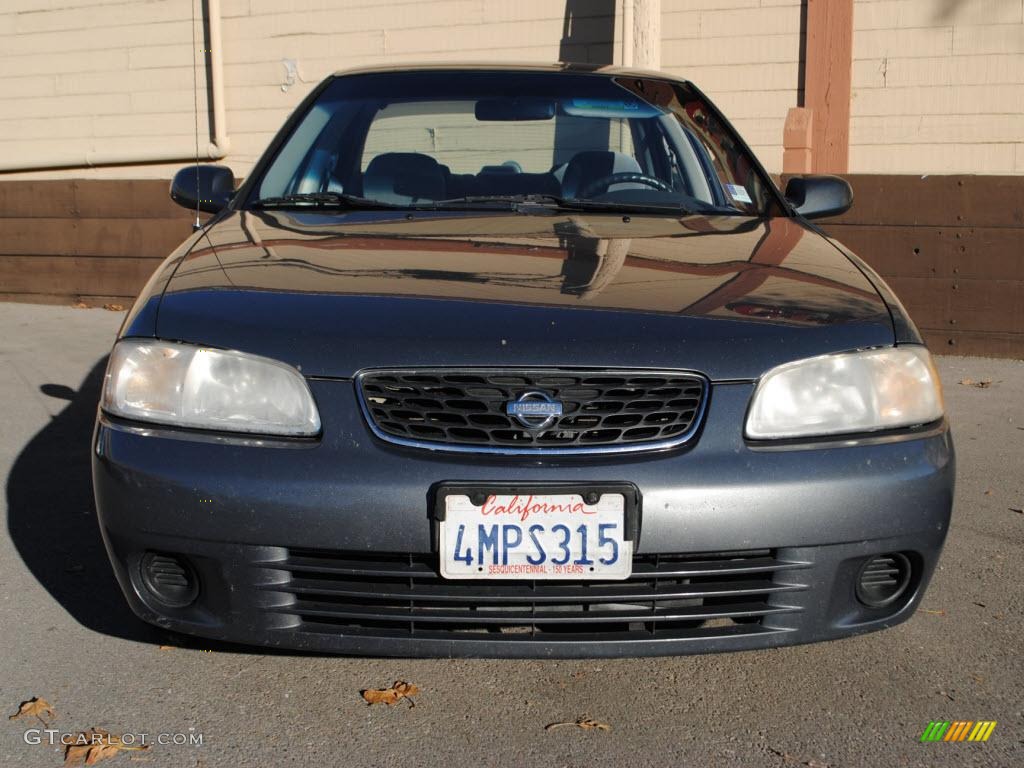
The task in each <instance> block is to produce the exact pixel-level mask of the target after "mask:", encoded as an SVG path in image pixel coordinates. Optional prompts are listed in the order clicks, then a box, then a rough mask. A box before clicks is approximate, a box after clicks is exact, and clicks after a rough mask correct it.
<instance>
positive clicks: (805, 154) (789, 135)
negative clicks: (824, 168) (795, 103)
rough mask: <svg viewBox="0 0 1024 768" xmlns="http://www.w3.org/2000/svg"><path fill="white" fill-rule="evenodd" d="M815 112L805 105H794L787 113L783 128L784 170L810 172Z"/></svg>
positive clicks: (786, 171) (784, 171)
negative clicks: (804, 106)
mask: <svg viewBox="0 0 1024 768" xmlns="http://www.w3.org/2000/svg"><path fill="white" fill-rule="evenodd" d="M813 124H814V113H813V112H811V110H809V109H805V108H803V107H793V108H792V109H790V110H789V113H788V114H787V115H786V127H785V128H783V130H782V172H783V173H810V172H811V168H812V167H813V164H812V152H811V141H812V135H813Z"/></svg>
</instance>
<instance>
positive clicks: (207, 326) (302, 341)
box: [155, 211, 894, 380]
mask: <svg viewBox="0 0 1024 768" xmlns="http://www.w3.org/2000/svg"><path fill="white" fill-rule="evenodd" d="M155 330H156V333H157V335H158V336H160V337H162V338H167V339H177V340H182V341H191V342H196V343H201V344H208V345H211V346H220V347H226V348H232V349H239V350H243V351H248V352H252V353H256V354H261V355H266V356H268V357H273V358H276V359H280V360H283V361H286V362H288V363H291V364H293V365H297V366H299V367H300V368H301V370H302V371H303V372H304V373H305V374H307V375H309V376H325V377H349V376H352V375H353V374H354V373H356V372H357V371H359V370H360V369H363V368H370V367H389V366H395V367H404V366H439V365H443V366H460V365H462V366H506V365H508V366H579V367H582V366H586V367H600V368H605V367H642V368H673V369H690V370H696V371H701V372H703V373H705V374H706V375H708V376H709V377H711V378H712V379H716V380H721V379H752V378H756V377H758V376H759V375H761V374H762V373H763V372H764V371H765V370H767V369H768V368H770V367H772V366H773V365H777V364H779V363H781V362H785V361H788V360H793V359H798V358H801V357H809V356H812V355H816V354H823V353H827V352H834V351H841V350H848V349H855V348H862V347H870V346H881V345H887V344H892V343H893V341H894V336H893V327H892V321H891V318H890V315H889V312H888V309H887V307H886V305H885V303H884V302H883V301H882V299H881V298H880V297H879V295H878V292H877V291H876V290H875V288H874V287H873V286H872V284H871V283H870V282H869V281H868V280H867V279H866V278H865V277H864V275H863V274H862V273H861V272H860V270H859V269H858V268H857V267H856V266H855V265H854V264H853V263H852V262H851V261H850V260H849V259H847V258H846V257H845V256H844V255H843V254H841V253H840V252H839V251H838V250H837V249H836V248H835V247H833V246H832V245H831V244H830V243H829V242H828V241H827V240H825V239H824V238H823V237H822V236H821V235H819V234H817V233H816V232H815V231H814V230H812V229H810V228H808V227H806V226H805V225H803V224H802V223H800V222H799V221H797V220H795V219H790V218H771V219H753V218H745V217H735V216H721V217H705V216H686V217H683V218H679V217H652V216H636V215H635V216H622V215H607V214H599V215H591V214H589V213H587V214H578V215H567V214H558V215H544V214H530V215H522V214H517V213H513V212H508V213H506V212H501V213H488V212H483V213H482V212H465V213H462V212H459V213H452V212H443V213H442V212H417V213H415V214H414V215H410V214H407V213H405V212H393V211H354V212H351V213H340V214H339V213H337V212H331V213H318V212H308V213H307V212H296V211H260V212H251V211H244V212H233V213H230V214H228V215H227V216H225V217H224V218H222V219H220V220H219V221H217V222H215V223H214V224H213V225H212V226H211V227H210V228H209V231H208V233H207V237H206V238H205V239H204V240H200V241H199V242H198V243H197V245H196V246H195V247H194V248H193V249H192V250H191V252H190V253H188V255H187V256H185V257H184V258H183V259H182V260H181V262H180V263H179V265H178V267H177V269H176V271H175V273H174V275H173V277H172V278H171V279H170V281H169V282H168V284H167V286H166V290H165V292H164V295H163V298H162V300H161V303H160V306H159V311H158V314H157V326H156V329H155Z"/></svg>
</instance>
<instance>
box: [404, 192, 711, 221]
mask: <svg viewBox="0 0 1024 768" xmlns="http://www.w3.org/2000/svg"><path fill="white" fill-rule="evenodd" d="M414 207H417V208H428V209H432V210H436V209H445V208H447V209H459V208H476V207H486V208H494V207H498V208H501V209H505V210H515V211H521V210H524V209H525V210H529V209H531V208H538V207H539V208H542V209H546V210H548V211H551V212H554V211H593V212H595V213H601V212H609V213H660V214H672V215H676V216H678V215H680V214H691V213H703V212H704V211H697V210H692V209H689V208H686V207H684V206H682V205H657V204H647V203H620V202H613V201H602V200H582V199H579V198H575V197H559V196H558V195H547V194H529V195H467V196H465V197H453V198H451V199H450V200H436V201H434V202H433V203H430V204H424V205H422V206H414Z"/></svg>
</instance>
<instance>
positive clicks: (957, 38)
mask: <svg viewBox="0 0 1024 768" xmlns="http://www.w3.org/2000/svg"><path fill="white" fill-rule="evenodd" d="M853 24H854V33H853V59H854V61H853V94H852V96H853V99H852V105H851V112H852V118H851V124H850V170H851V172H854V173H878V172H886V173H1024V2H1021V0H877V1H874V2H869V1H868V0H856V2H855V3H854V9H853Z"/></svg>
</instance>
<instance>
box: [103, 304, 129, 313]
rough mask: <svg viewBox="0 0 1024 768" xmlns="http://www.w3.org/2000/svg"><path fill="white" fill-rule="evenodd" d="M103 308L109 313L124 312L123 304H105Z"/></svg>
mask: <svg viewBox="0 0 1024 768" xmlns="http://www.w3.org/2000/svg"><path fill="white" fill-rule="evenodd" d="M103 308H104V309H105V310H107V311H108V312H124V305H123V304H104V305H103Z"/></svg>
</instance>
